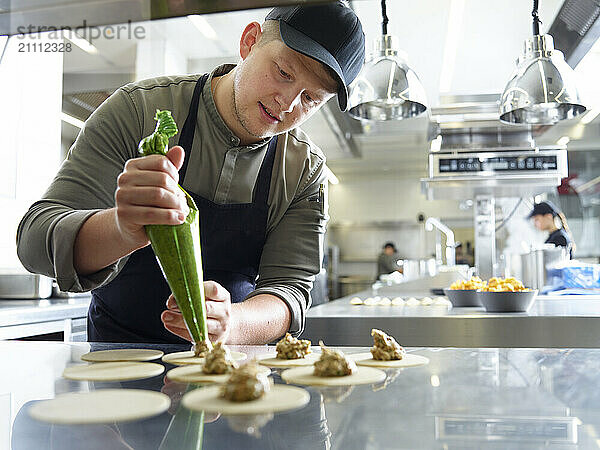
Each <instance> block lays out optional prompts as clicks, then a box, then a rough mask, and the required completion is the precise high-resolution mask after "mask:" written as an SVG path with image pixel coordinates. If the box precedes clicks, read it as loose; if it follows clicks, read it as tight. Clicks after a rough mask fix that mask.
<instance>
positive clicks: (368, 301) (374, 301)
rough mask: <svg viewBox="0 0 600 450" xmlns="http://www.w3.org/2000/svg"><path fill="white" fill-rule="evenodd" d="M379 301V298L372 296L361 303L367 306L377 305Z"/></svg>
mask: <svg viewBox="0 0 600 450" xmlns="http://www.w3.org/2000/svg"><path fill="white" fill-rule="evenodd" d="M380 301H381V299H379V298H372V297H369V298H368V299H366V300H365V301H364V302H363V305H367V306H375V305H378V304H379V302H380Z"/></svg>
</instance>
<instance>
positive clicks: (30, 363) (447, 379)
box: [0, 342, 600, 450]
mask: <svg viewBox="0 0 600 450" xmlns="http://www.w3.org/2000/svg"><path fill="white" fill-rule="evenodd" d="M91 347H92V348H94V349H106V348H123V347H126V348H132V347H135V345H131V344H127V345H119V344H112V345H108V344H103V345H97V344H92V345H91ZM143 347H145V348H161V349H163V350H165V351H167V352H171V351H178V350H181V349H182V348H181V347H179V346H156V345H143ZM234 348H235V349H236V350H240V351H244V352H247V353H249V354H250V355H252V354H257V353H262V352H264V351H266V350H267V349H266V348H265V347H234ZM89 349H90V345H89V344H64V343H39V342H0V355H1V356H2V358H3V361H5V362H8V370H3V371H0V418H2V420H0V448H10V447H9V444H12V449H13V450H32V449H35V450H40V449H49V448H57V449H63V450H69V449H79V448H83V447H85V448H119V449H121V448H122V449H125V448H136V449H138V448H139V449H156V448H160V449H171V448H173V449H175V448H176V449H178V450H186V449H191V448H194V449H200V448H204V449H211V450H213V449H217V450H219V449H238V448H244V449H281V448H286V449H302V450H305V449H311V450H312V449H326V448H335V449H342V448H343V449H348V450H354V449H361V450H363V449H403V448H406V449H409V448H410V449H415V448H427V449H431V448H447V449H517V448H518V449H534V448H535V449H537V448H542V447H543V448H551V449H589V448H597V444H598V442H599V441H598V434H597V433H598V431H597V430H599V429H600V393H599V391H598V385H600V350H591V349H576V350H548V349H449V348H446V349H435V348H431V349H422V348H421V349H409V351H411V352H415V353H417V354H420V355H424V356H426V357H428V358H429V359H430V363H429V364H428V365H426V366H421V367H415V368H407V369H403V370H401V371H397V372H388V373H387V375H388V378H387V380H386V382H385V383H382V384H378V385H368V386H356V387H354V388H344V389H339V388H336V389H331V388H328V389H320V388H307V391H308V392H309V393H310V395H311V401H310V403H309V404H308V405H307V406H306V407H304V408H301V409H299V410H295V411H291V412H286V413H278V414H274V415H273V416H261V417H256V416H254V417H251V418H243V417H240V416H237V417H235V416H229V417H228V416H219V415H208V414H206V415H205V416H204V421H205V423H204V426H203V428H202V427H197V428H195V429H194V430H192V432H189V433H183V432H182V429H181V428H180V426H181V425H182V424H183V422H186V423H187V421H188V420H192V422H193V421H194V420H195V421H198V415H197V414H196V413H191V412H190V411H188V410H186V409H185V408H183V407H181V406H180V404H179V400H180V398H181V395H182V394H183V393H184V392H185V391H186V390H188V389H193V388H194V387H193V386H188V385H185V384H179V383H172V382H169V381H168V380H167V381H165V379H164V375H160V376H156V377H154V378H150V379H147V380H140V381H129V382H123V383H118V382H113V383H92V382H73V381H68V380H65V379H64V378H62V377H61V373H62V371H63V370H64V368H65V367H66V366H68V365H71V364H74V363H80V359H79V357H80V355H81V354H82V353H85V352H87V351H88V350H89ZM365 350H366V349H364V348H362V349H361V348H344V351H346V352H348V353H354V352H360V351H365ZM171 367H172V366H170V365H167V369H170V368H171ZM274 380H275V382H277V383H280V382H281V379H280V378H279V376H278V375H277V374H275V375H274ZM121 387H123V388H125V387H126V388H134V389H149V390H156V391H163V392H165V393H167V394H168V395H169V396H170V397H171V399H172V405H171V408H170V409H169V412H166V413H164V414H162V415H160V416H156V417H154V418H151V419H146V420H139V421H134V422H127V423H122V422H119V423H110V424H106V425H86V426H66V425H53V426H51V425H47V424H45V423H41V422H37V421H35V420H33V419H32V418H30V417H29V415H28V410H29V408H30V407H31V406H32V405H33V404H34V403H35V402H36V401H38V400H40V399H47V398H52V397H54V396H55V395H57V394H60V393H64V392H71V391H89V390H95V389H102V388H121ZM5 418H7V420H4V419H5ZM183 425H185V424H183ZM9 435H10V436H11V438H10V442H9V437H8V436H9Z"/></svg>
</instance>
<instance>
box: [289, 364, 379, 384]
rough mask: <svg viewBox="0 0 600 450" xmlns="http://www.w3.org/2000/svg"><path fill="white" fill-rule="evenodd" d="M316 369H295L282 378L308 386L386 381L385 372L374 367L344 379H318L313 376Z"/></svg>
mask: <svg viewBox="0 0 600 450" xmlns="http://www.w3.org/2000/svg"><path fill="white" fill-rule="evenodd" d="M314 370H315V369H314V367H295V368H293V369H288V370H284V371H283V372H282V373H281V378H282V379H283V380H285V381H287V382H288V383H297V384H305V385H308V386H351V385H355V384H372V383H379V382H381V381H383V380H385V377H386V375H385V372H383V371H381V370H379V369H374V368H372V367H359V368H358V370H357V371H356V373H353V374H352V375H347V376H343V377H317V376H315V375H313V372H314Z"/></svg>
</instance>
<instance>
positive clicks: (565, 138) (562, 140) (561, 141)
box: [556, 136, 571, 146]
mask: <svg viewBox="0 0 600 450" xmlns="http://www.w3.org/2000/svg"><path fill="white" fill-rule="evenodd" d="M570 141H571V138H569V136H563V137H561V138H560V139H559V140H558V141H556V143H557V144H558V145H560V146H563V145H567V144H568V143H569V142H570Z"/></svg>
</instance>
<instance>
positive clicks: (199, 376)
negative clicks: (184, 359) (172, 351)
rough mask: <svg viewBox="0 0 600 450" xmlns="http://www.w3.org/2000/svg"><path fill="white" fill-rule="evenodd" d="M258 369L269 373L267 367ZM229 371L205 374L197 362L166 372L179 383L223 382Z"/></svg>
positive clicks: (168, 376)
mask: <svg viewBox="0 0 600 450" xmlns="http://www.w3.org/2000/svg"><path fill="white" fill-rule="evenodd" d="M259 370H260V371H261V372H262V373H264V374H265V375H269V374H270V373H271V369H269V368H268V367H260V368H259ZM230 375H231V374H230V373H224V374H222V375H217V374H207V373H204V372H202V366H201V365H199V364H189V365H187V366H181V367H176V368H175V369H171V370H169V371H168V372H167V378H169V380H173V381H179V382H180V383H225V382H226V381H227V379H228V378H229V376H230Z"/></svg>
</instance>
